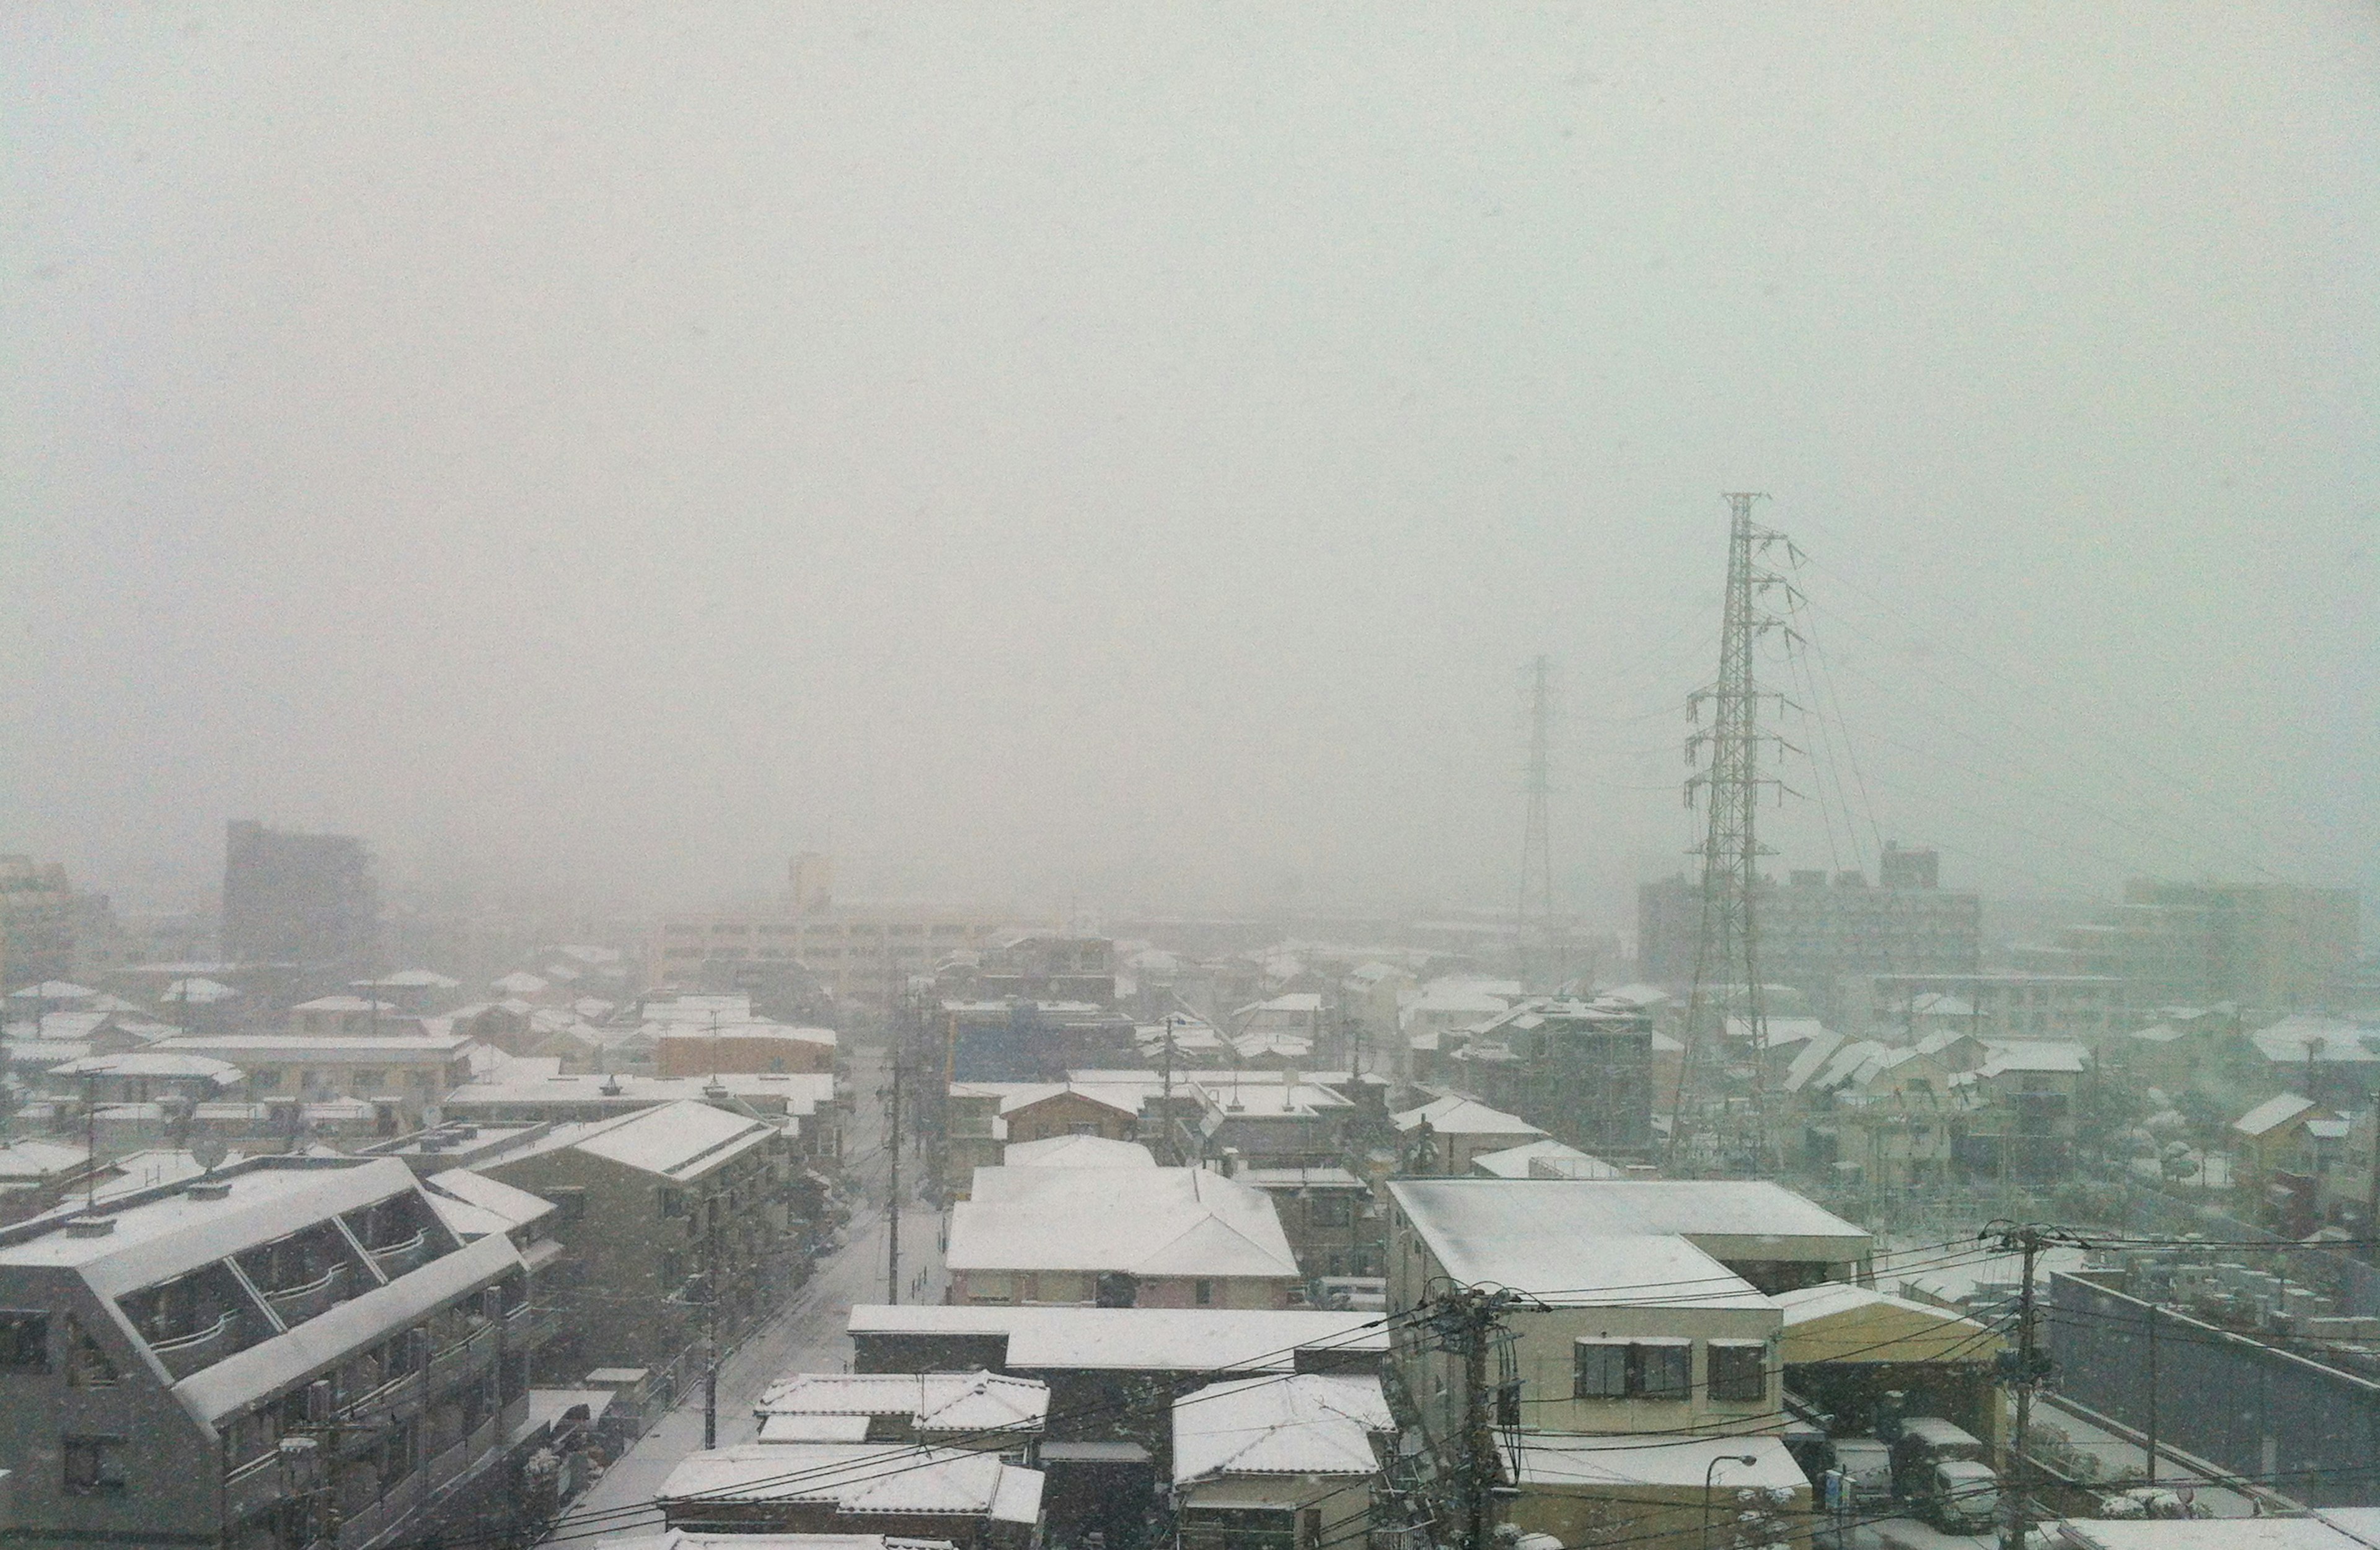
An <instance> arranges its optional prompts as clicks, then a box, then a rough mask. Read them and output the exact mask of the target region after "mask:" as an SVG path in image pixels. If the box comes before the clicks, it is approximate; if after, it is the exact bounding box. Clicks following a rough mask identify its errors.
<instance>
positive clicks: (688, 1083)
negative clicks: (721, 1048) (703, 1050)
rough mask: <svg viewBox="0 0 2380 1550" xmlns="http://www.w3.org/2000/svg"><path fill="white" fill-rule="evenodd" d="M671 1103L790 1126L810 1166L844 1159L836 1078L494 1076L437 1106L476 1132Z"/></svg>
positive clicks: (461, 1088)
mask: <svg viewBox="0 0 2380 1550" xmlns="http://www.w3.org/2000/svg"><path fill="white" fill-rule="evenodd" d="M673 1103H707V1104H710V1105H711V1106H713V1107H714V1108H725V1109H727V1110H729V1111H731V1112H734V1113H739V1114H745V1115H757V1116H759V1117H760V1118H762V1119H769V1120H794V1121H795V1122H796V1123H795V1126H794V1127H793V1128H791V1129H788V1130H787V1131H786V1138H787V1142H788V1144H790V1145H791V1146H792V1147H793V1149H794V1151H795V1155H797V1156H801V1157H804V1158H806V1159H808V1160H809V1162H810V1163H811V1164H812V1165H813V1166H816V1167H821V1168H827V1167H832V1166H833V1165H834V1164H835V1163H836V1162H837V1161H838V1160H839V1159H840V1158H841V1157H842V1156H843V1116H844V1108H845V1104H844V1096H843V1092H842V1088H841V1084H840V1080H839V1079H838V1078H836V1077H832V1076H827V1075H821V1074H808V1073H802V1072H790V1073H787V1074H783V1075H778V1074H776V1073H773V1072H721V1073H720V1074H719V1075H718V1076H716V1077H704V1076H672V1077H663V1076H634V1075H627V1074H624V1073H620V1072H608V1073H604V1074H600V1075H599V1074H594V1073H573V1074H552V1075H536V1074H530V1075H516V1074H513V1073H512V1072H510V1071H500V1072H495V1073H494V1074H492V1075H489V1076H486V1077H482V1078H480V1079H478V1080H475V1081H472V1082H468V1083H466V1084H463V1085H462V1086H459V1087H456V1088H455V1090H454V1091H453V1092H451V1093H448V1094H447V1095H446V1097H445V1099H444V1100H443V1103H442V1104H441V1105H440V1107H441V1108H443V1110H444V1113H445V1116H446V1117H447V1118H448V1119H450V1120H465V1121H467V1122H469V1123H473V1124H481V1125H516V1124H534V1123H537V1122H538V1121H540V1120H546V1121H551V1122H554V1123H564V1122H570V1121H588V1120H603V1119H617V1118H619V1117H620V1116H621V1115H624V1114H634V1113H637V1112H638V1111H640V1110H643V1109H648V1108H659V1107H660V1106H662V1105H663V1104H673Z"/></svg>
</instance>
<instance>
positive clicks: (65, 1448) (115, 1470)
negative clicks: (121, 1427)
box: [58, 1437, 124, 1496]
mask: <svg viewBox="0 0 2380 1550" xmlns="http://www.w3.org/2000/svg"><path fill="white" fill-rule="evenodd" d="M58 1454H59V1457H60V1458H61V1459H64V1460H65V1463H66V1492H67V1496H99V1495H101V1494H102V1493H103V1492H108V1491H121V1490H123V1489H124V1439H123V1438H122V1437H60V1438H59V1439H58Z"/></svg>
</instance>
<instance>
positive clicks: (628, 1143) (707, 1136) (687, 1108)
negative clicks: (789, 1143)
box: [575, 1101, 779, 1179]
mask: <svg viewBox="0 0 2380 1550" xmlns="http://www.w3.org/2000/svg"><path fill="white" fill-rule="evenodd" d="M778 1133H779V1132H778V1130H777V1127H776V1126H774V1125H771V1124H770V1123H768V1122H766V1121H765V1120H751V1119H747V1118H746V1117H744V1116H743V1115H740V1114H730V1113H728V1112H727V1111H726V1110H725V1109H723V1108H712V1107H711V1106H710V1105H709V1104H707V1103H694V1102H691V1101H681V1102H677V1103H672V1104H664V1105H662V1107H661V1108H649V1109H646V1110H645V1111H643V1112H642V1113H640V1114H632V1115H630V1116H629V1117H628V1118H626V1119H625V1120H620V1121H619V1122H617V1123H615V1124H609V1125H604V1126H601V1127H600V1128H598V1129H597V1130H596V1131H595V1132H593V1133H592V1134H589V1135H587V1136H584V1137H581V1138H580V1139H579V1140H577V1142H576V1143H575V1144H576V1146H577V1149H578V1150H579V1151H581V1152H585V1153H587V1154H589V1156H598V1157H606V1158H609V1159H610V1160H611V1161H613V1162H616V1163H621V1164H625V1166H627V1167H629V1168H635V1169H643V1170H644V1171H645V1172H647V1173H658V1174H660V1175H662V1177H663V1178H667V1179H689V1178H694V1177H697V1176H698V1175H700V1174H703V1173H707V1172H709V1171H710V1169H713V1168H716V1167H718V1166H719V1165H720V1164H721V1163H722V1162H724V1161H726V1160H727V1159H728V1158H729V1157H732V1156H737V1155H739V1154H741V1153H744V1152H747V1151H749V1150H750V1149H751V1148H752V1147H754V1146H757V1145H759V1144H760V1143H762V1142H764V1141H766V1140H768V1139H769V1138H770V1137H771V1136H773V1135H776V1134H778Z"/></svg>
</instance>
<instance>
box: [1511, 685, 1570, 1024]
mask: <svg viewBox="0 0 2380 1550" xmlns="http://www.w3.org/2000/svg"><path fill="white" fill-rule="evenodd" d="M1553 672H1554V660H1553V659H1552V658H1551V657H1548V656H1543V655H1540V656H1538V657H1536V658H1535V659H1534V660H1531V661H1530V663H1529V776H1528V784H1527V786H1526V788H1525V789H1526V791H1527V793H1528V798H1529V817H1528V822H1527V824H1526V825H1525V827H1524V829H1523V831H1522V835H1521V902H1520V907H1519V908H1518V909H1517V910H1515V911H1514V912H1513V925H1514V927H1515V931H1516V936H1515V941H1516V943H1517V945H1518V946H1519V948H1520V954H1521V988H1522V989H1524V990H1554V989H1559V988H1560V979H1561V967H1562V965H1561V963H1560V956H1561V955H1560V951H1558V950H1557V949H1556V947H1555V942H1554V856H1553V834H1552V828H1553V826H1552V820H1551V808H1552V804H1551V797H1552V795H1553V780H1552V769H1551V762H1552V756H1551V754H1550V752H1549V751H1548V750H1549V745H1550V744H1551V742H1552V737H1551V732H1552V723H1553V714H1554V699H1553ZM1533 911H1534V921H1535V934H1534V937H1533V936H1532V932H1531V922H1532V919H1533V915H1532V912H1533Z"/></svg>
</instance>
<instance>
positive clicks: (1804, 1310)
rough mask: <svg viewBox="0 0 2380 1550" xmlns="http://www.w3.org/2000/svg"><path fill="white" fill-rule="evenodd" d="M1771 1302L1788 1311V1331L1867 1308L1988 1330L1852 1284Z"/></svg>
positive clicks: (1801, 1291) (1825, 1284) (1787, 1294)
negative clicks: (1895, 1310) (1893, 1310)
mask: <svg viewBox="0 0 2380 1550" xmlns="http://www.w3.org/2000/svg"><path fill="white" fill-rule="evenodd" d="M1771 1301H1772V1302H1775V1303H1776V1304H1777V1305H1778V1306H1779V1308H1781V1309H1783V1310H1784V1311H1785V1327H1786V1328H1788V1329H1793V1328H1798V1327H1800V1326H1803V1325H1805V1324H1814V1323H1815V1322H1817V1321H1818V1320H1820V1319H1828V1318H1834V1317H1837V1316H1839V1315H1840V1314H1849V1313H1856V1312H1859V1311H1860V1310H1862V1309H1864V1308H1897V1309H1899V1310H1900V1311H1901V1312H1903V1313H1909V1314H1922V1315H1924V1316H1925V1317H1926V1318H1928V1319H1933V1320H1936V1321H1938V1322H1941V1323H1945V1324H1962V1325H1967V1326H1970V1327H1971V1328H1973V1329H1975V1330H1977V1331H1979V1332H1980V1331H1981V1330H1982V1329H1983V1328H1984V1326H1982V1325H1978V1324H1974V1323H1973V1321H1971V1320H1969V1319H1965V1318H1961V1316H1960V1315H1959V1314H1955V1313H1952V1312H1950V1311H1949V1310H1948V1309H1946V1308H1938V1307H1936V1306H1935V1305H1934V1304H1933V1303H1931V1302H1915V1301H1913V1300H1912V1299H1910V1298H1906V1297H1896V1296H1894V1295H1893V1294H1892V1293H1891V1292H1888V1291H1877V1290H1873V1289H1872V1288H1869V1287H1863V1286H1853V1285H1852V1284H1851V1283H1850V1282H1849V1281H1821V1282H1820V1283H1819V1284H1817V1285H1816V1286H1810V1287H1800V1288H1797V1289H1795V1290H1791V1291H1780V1292H1778V1293H1776V1294H1775V1295H1774V1296H1773V1297H1772V1298H1771Z"/></svg>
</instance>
